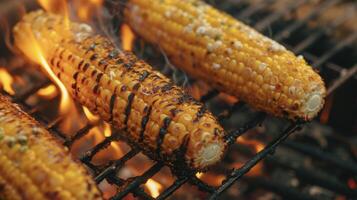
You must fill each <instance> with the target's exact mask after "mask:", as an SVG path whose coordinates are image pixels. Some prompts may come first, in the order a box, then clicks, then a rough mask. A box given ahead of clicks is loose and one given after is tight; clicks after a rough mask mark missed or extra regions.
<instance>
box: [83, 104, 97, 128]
mask: <svg viewBox="0 0 357 200" xmlns="http://www.w3.org/2000/svg"><path fill="white" fill-rule="evenodd" d="M83 112H84V114H85V115H86V117H87V119H88V121H89V122H90V123H92V124H96V123H97V122H98V121H99V116H97V115H95V114H93V113H92V112H91V111H90V110H89V109H88V108H87V107H85V106H83Z"/></svg>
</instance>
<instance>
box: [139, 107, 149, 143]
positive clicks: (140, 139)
mask: <svg viewBox="0 0 357 200" xmlns="http://www.w3.org/2000/svg"><path fill="white" fill-rule="evenodd" d="M144 110H146V115H145V116H144V117H143V118H142V119H141V131H140V138H139V142H143V141H144V134H145V130H146V124H147V123H148V121H149V119H150V114H151V110H152V107H151V106H150V107H145V109H144Z"/></svg>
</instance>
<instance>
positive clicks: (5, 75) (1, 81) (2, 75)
mask: <svg viewBox="0 0 357 200" xmlns="http://www.w3.org/2000/svg"><path fill="white" fill-rule="evenodd" d="M13 82H14V79H13V78H12V76H11V75H10V73H9V72H8V71H7V70H6V69H4V68H0V87H1V86H2V88H3V89H4V90H5V91H6V92H7V93H9V94H11V95H14V94H15V91H14V89H13V88H12V83H13Z"/></svg>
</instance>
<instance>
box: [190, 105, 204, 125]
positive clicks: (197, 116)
mask: <svg viewBox="0 0 357 200" xmlns="http://www.w3.org/2000/svg"><path fill="white" fill-rule="evenodd" d="M206 112H207V108H206V106H201V108H200V109H199V110H198V112H197V113H196V118H195V120H193V122H198V121H199V120H200V119H201V117H202V116H203V115H204V114H205V113H206Z"/></svg>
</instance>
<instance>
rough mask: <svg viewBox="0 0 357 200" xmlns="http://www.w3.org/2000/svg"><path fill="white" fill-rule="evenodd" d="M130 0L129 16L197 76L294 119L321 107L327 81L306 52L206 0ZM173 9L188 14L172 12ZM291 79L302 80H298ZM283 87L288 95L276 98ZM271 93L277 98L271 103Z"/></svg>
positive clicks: (138, 28) (140, 32)
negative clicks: (297, 51) (298, 52)
mask: <svg viewBox="0 0 357 200" xmlns="http://www.w3.org/2000/svg"><path fill="white" fill-rule="evenodd" d="M128 4H129V5H130V6H127V7H126V8H125V9H124V18H125V21H126V22H127V23H128V24H129V25H130V26H131V27H132V28H133V30H134V31H135V32H136V33H137V34H138V35H139V36H141V37H142V38H143V39H144V40H147V41H148V42H149V43H152V44H154V45H155V46H158V47H161V48H160V50H161V51H163V53H164V54H166V55H168V58H169V60H170V61H171V62H172V64H173V65H174V66H176V67H178V68H180V69H182V70H185V71H186V72H187V73H190V76H192V77H193V78H195V79H202V80H203V81H205V82H207V83H208V84H209V85H210V86H212V87H213V88H215V89H218V90H220V91H222V92H225V93H227V94H230V95H233V96H235V97H237V98H238V99H240V100H242V101H245V102H246V103H247V104H249V105H250V106H252V107H254V108H255V109H258V110H261V111H264V112H268V113H270V114H272V115H275V116H279V117H285V116H286V115H285V114H284V113H288V115H287V117H288V118H290V119H296V118H301V119H308V120H311V119H312V118H313V117H315V116H316V115H317V114H318V112H319V111H320V110H321V109H322V107H323V104H324V102H325V100H324V98H325V97H326V88H325V84H324V82H323V80H322V79H321V77H320V76H319V75H318V74H317V73H316V72H315V71H314V70H313V68H312V67H311V66H309V65H308V64H307V63H306V61H305V60H304V59H303V57H301V56H298V57H297V56H295V55H294V54H293V53H292V52H291V51H289V50H287V49H286V48H285V47H284V46H282V45H280V44H278V43H277V42H275V41H273V40H271V39H270V38H268V37H265V36H264V35H262V34H260V33H258V32H257V31H255V30H254V29H253V28H251V27H249V26H247V25H245V24H244V23H243V22H240V21H238V20H237V19H235V18H234V17H231V16H229V15H227V14H226V13H223V12H220V11H218V10H217V9H215V8H214V7H212V6H211V5H209V4H207V3H205V1H203V0H193V1H182V0H170V1H158V0H129V1H128ZM158 8H160V9H158ZM173 10H174V11H175V12H172V11H173ZM168 13H169V14H168ZM172 13H184V14H185V15H181V16H180V17H173V16H172ZM168 16H170V17H168ZM192 16H194V17H192ZM173 24H174V26H173ZM164 27H165V28H164ZM188 44H190V45H188ZM293 80H298V81H299V82H301V83H302V84H301V85H300V86H294V84H293V82H294V81H293ZM253 83H254V84H253ZM265 84H268V85H272V86H273V87H274V88H273V89H271V88H269V87H264V85H265ZM284 86H286V87H287V88H290V87H291V86H294V87H295V88H296V89H299V90H301V93H299V94H296V95H288V94H290V93H289V90H285V89H284V88H285V87H284ZM258 88H259V89H260V91H259V93H258V92H256V90H257V89H258ZM280 93H281V94H284V95H286V96H287V98H284V99H279V98H276V97H275V96H276V95H277V94H279V95H280ZM292 93H296V92H295V91H292ZM315 96H317V97H315ZM271 99H275V100H276V102H275V103H270V101H271ZM181 100H183V99H181ZM293 101H299V102H301V104H302V105H301V106H300V107H299V108H298V109H295V108H294V107H292V106H291V105H290V102H293ZM315 101H316V102H315ZM309 105H313V106H309ZM315 105H316V106H315ZM310 108H313V109H310Z"/></svg>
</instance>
